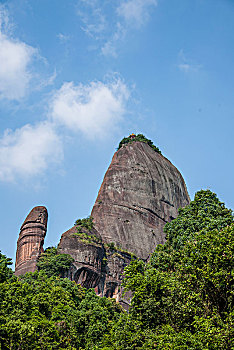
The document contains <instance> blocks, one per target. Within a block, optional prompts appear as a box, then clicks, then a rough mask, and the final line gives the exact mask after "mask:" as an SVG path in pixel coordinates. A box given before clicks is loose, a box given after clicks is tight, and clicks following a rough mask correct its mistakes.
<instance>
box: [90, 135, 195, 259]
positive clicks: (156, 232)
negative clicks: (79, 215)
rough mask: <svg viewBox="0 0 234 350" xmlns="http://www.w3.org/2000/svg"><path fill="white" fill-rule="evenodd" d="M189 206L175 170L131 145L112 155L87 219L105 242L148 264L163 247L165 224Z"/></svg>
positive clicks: (139, 146)
mask: <svg viewBox="0 0 234 350" xmlns="http://www.w3.org/2000/svg"><path fill="white" fill-rule="evenodd" d="M189 201H190V199H189V195H188V192H187V189H186V185H185V182H184V180H183V178H182V176H181V174H180V172H179V171H178V170H177V169H176V167H175V166H174V165H172V163H171V162H170V161H169V160H168V159H166V158H165V157H163V156H162V155H161V154H159V153H157V152H155V151H154V150H153V149H152V148H151V147H150V146H148V145H147V144H145V143H143V142H138V141H136V142H133V143H129V144H127V145H124V146H123V147H122V148H120V150H118V151H117V152H116V153H115V154H114V156H113V159H112V162H111V164H110V166H109V168H108V170H107V172H106V174H105V177H104V180H103V183H102V185H101V188H100V191H99V193H98V197H97V200H96V202H95V205H94V207H93V210H92V213H91V216H92V217H93V218H94V222H95V228H96V229H97V231H98V232H99V233H100V235H101V237H102V239H103V241H104V242H106V243H111V242H114V244H115V245H116V246H119V247H121V248H123V249H125V250H127V251H129V252H132V253H134V254H136V255H137V256H138V257H139V258H142V259H147V258H148V257H149V255H150V254H151V253H152V251H153V250H154V248H155V246H156V245H157V244H159V243H164V242H165V234H164V233H163V227H164V225H165V224H166V223H167V222H169V221H171V220H172V219H173V218H175V217H176V216H177V211H178V208H179V207H184V206H186V205H187V204H188V203H189Z"/></svg>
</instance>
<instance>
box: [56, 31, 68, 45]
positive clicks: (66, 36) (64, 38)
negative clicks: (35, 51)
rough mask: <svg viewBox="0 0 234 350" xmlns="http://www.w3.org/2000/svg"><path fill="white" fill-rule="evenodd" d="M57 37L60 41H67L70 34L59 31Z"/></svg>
mask: <svg viewBox="0 0 234 350" xmlns="http://www.w3.org/2000/svg"><path fill="white" fill-rule="evenodd" d="M57 38H58V39H59V40H60V41H61V42H62V43H65V42H67V41H68V40H69V39H70V36H69V35H65V34H63V33H59V34H58V35H57Z"/></svg>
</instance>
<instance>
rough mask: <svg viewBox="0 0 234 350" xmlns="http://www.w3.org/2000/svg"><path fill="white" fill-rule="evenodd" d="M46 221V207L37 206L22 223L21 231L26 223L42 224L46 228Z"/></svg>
mask: <svg viewBox="0 0 234 350" xmlns="http://www.w3.org/2000/svg"><path fill="white" fill-rule="evenodd" d="M47 220H48V211H47V209H46V207H44V206H37V207H34V208H33V209H32V210H31V211H30V213H29V214H28V216H27V217H26V219H25V220H24V222H23V225H22V226H21V229H22V227H23V226H24V225H26V224H28V223H40V224H43V225H44V226H45V227H46V226H47Z"/></svg>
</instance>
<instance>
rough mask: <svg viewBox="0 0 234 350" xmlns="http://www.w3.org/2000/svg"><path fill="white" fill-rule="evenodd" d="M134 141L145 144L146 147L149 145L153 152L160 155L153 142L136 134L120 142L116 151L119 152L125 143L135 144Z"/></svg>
mask: <svg viewBox="0 0 234 350" xmlns="http://www.w3.org/2000/svg"><path fill="white" fill-rule="evenodd" d="M136 141H139V142H144V143H147V145H149V146H150V147H151V148H152V149H153V150H154V151H155V152H157V153H159V154H161V151H160V150H159V148H158V147H156V146H155V145H154V144H153V142H152V141H151V140H149V139H147V138H146V137H145V136H144V135H143V134H137V135H135V136H134V137H131V136H128V137H124V138H123V139H122V140H121V141H120V143H119V146H118V148H117V149H118V150H119V149H120V148H121V147H122V146H123V145H126V144H127V143H132V142H136Z"/></svg>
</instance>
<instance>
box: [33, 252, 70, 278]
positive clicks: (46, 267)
mask: <svg viewBox="0 0 234 350" xmlns="http://www.w3.org/2000/svg"><path fill="white" fill-rule="evenodd" d="M73 261H74V259H73V258H72V257H71V256H70V255H69V254H60V253H59V252H58V250H57V248H55V247H49V248H47V249H46V250H45V251H44V253H42V254H41V256H40V258H39V261H38V263H37V267H38V270H39V271H44V272H45V273H46V274H47V276H48V277H51V276H60V277H63V276H64V275H65V272H66V271H68V270H69V268H70V266H71V264H72V263H73Z"/></svg>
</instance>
